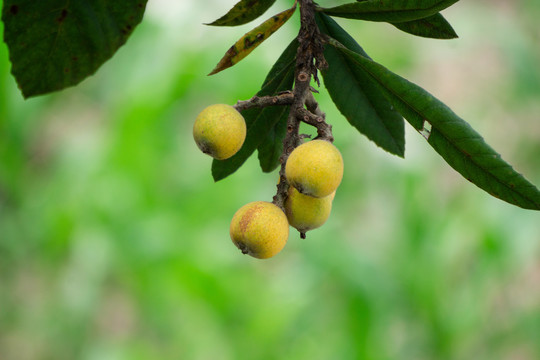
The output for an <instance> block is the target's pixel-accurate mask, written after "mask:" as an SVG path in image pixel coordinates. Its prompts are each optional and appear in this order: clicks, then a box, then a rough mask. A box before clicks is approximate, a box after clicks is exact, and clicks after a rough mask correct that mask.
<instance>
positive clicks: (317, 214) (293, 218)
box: [285, 186, 335, 234]
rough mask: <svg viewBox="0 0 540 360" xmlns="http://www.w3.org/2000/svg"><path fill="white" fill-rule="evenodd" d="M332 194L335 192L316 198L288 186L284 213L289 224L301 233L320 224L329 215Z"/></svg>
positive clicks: (332, 198)
mask: <svg viewBox="0 0 540 360" xmlns="http://www.w3.org/2000/svg"><path fill="white" fill-rule="evenodd" d="M334 196H335V192H333V193H332V194H330V195H328V196H325V197H322V198H316V197H312V196H308V195H303V194H300V193H299V192H298V190H296V189H295V188H294V187H292V186H291V187H289V192H288V196H287V200H285V214H286V215H287V219H288V220H289V225H291V226H292V227H294V228H295V229H296V230H298V231H300V233H302V234H305V233H306V232H307V231H309V230H313V229H316V228H318V227H320V226H322V225H323V224H324V223H325V222H326V220H327V219H328V217H329V216H330V212H331V210H332V201H333V200H334Z"/></svg>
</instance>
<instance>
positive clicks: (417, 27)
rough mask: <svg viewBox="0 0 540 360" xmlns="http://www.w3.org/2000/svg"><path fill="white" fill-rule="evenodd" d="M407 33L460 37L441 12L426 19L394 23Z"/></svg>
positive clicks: (435, 36)
mask: <svg viewBox="0 0 540 360" xmlns="http://www.w3.org/2000/svg"><path fill="white" fill-rule="evenodd" d="M392 25H394V26H395V27H397V28H398V29H399V30H401V31H404V32H406V33H409V34H412V35H416V36H422V37H426V38H433V39H455V38H457V37H458V35H457V34H456V32H455V31H454V29H453V28H452V25H450V23H449V22H448V21H447V20H446V19H445V18H444V16H442V15H441V14H435V15H432V16H429V17H427V18H424V19H418V20H413V21H406V22H400V23H392Z"/></svg>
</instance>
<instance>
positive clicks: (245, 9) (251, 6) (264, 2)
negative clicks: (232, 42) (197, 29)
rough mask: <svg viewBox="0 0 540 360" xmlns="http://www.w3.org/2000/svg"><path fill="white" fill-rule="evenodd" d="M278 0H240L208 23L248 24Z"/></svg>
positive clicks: (215, 24)
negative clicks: (222, 14)
mask: <svg viewBox="0 0 540 360" xmlns="http://www.w3.org/2000/svg"><path fill="white" fill-rule="evenodd" d="M275 2H276V0H240V1H239V2H238V3H236V5H234V7H233V8H232V9H231V10H229V12H228V13H227V14H225V15H224V16H222V17H220V18H219V19H217V20H216V21H214V22H211V23H210V24H207V25H213V26H237V25H243V24H247V23H248V22H250V21H252V20H255V19H256V18H258V17H259V16H261V15H262V14H264V13H265V12H266V10H268V9H269V8H270V6H272V5H273V4H274V3H275Z"/></svg>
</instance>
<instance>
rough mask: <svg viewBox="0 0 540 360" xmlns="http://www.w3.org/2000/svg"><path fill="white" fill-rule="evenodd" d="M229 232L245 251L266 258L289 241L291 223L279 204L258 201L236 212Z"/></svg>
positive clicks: (278, 250) (237, 244)
mask: <svg viewBox="0 0 540 360" xmlns="http://www.w3.org/2000/svg"><path fill="white" fill-rule="evenodd" d="M230 235H231V240H232V242H233V243H234V244H235V245H236V247H238V248H239V249H240V250H241V251H242V253H244V254H248V255H250V256H253V257H255V258H257V259H267V258H270V257H272V256H274V255H276V254H277V253H279V252H280V251H281V249H283V247H284V246H285V244H286V243H287V239H288V238H289V222H288V221H287V216H285V213H283V211H282V210H281V209H280V208H279V207H278V206H276V205H274V204H272V203H270V202H266V201H255V202H251V203H248V204H246V205H244V206H242V207H241V208H240V209H239V210H238V211H237V212H236V213H235V214H234V216H233V218H232V221H231V227H230Z"/></svg>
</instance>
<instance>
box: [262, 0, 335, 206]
mask: <svg viewBox="0 0 540 360" xmlns="http://www.w3.org/2000/svg"><path fill="white" fill-rule="evenodd" d="M299 4H300V31H299V33H298V37H297V39H298V42H299V46H298V51H297V53H296V69H295V81H294V89H293V92H292V94H293V102H292V104H291V108H290V112H289V116H288V118H287V134H286V136H285V139H284V140H283V153H282V155H281V157H280V162H281V169H280V172H279V177H280V181H279V184H278V185H277V193H276V195H275V196H274V199H273V202H274V204H276V205H277V206H279V207H280V208H282V209H284V202H285V200H286V199H287V191H288V189H289V183H288V182H287V179H286V177H285V164H286V163H287V158H288V157H289V155H290V153H291V152H292V151H293V150H294V149H295V148H296V147H297V146H298V145H299V144H300V143H301V137H300V135H299V134H298V130H299V128H300V122H301V121H304V122H305V123H307V124H310V125H313V126H315V127H316V128H317V133H318V136H317V137H318V138H322V139H326V140H329V141H333V136H332V127H331V126H330V125H328V124H327V123H326V121H325V115H324V113H323V112H322V111H321V110H320V108H319V105H318V104H317V101H316V100H315V98H314V97H313V94H312V88H311V86H310V83H311V78H312V77H313V78H314V79H315V82H317V84H319V78H318V76H317V73H318V70H322V69H325V68H326V67H327V66H328V64H327V63H326V60H325V59H324V55H323V50H324V46H323V38H322V35H321V33H320V32H319V28H318V27H317V24H316V22H315V4H314V2H313V0H300V1H299ZM306 106H307V109H306Z"/></svg>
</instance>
